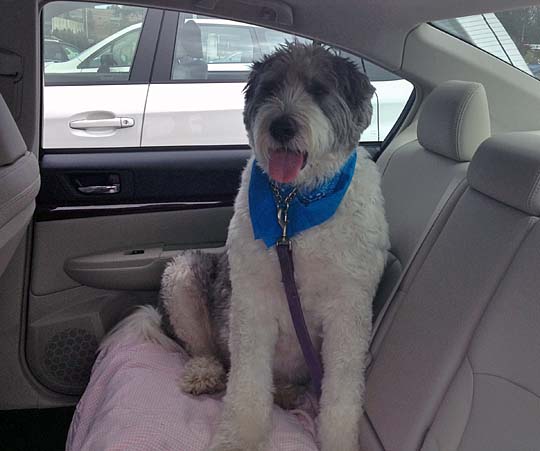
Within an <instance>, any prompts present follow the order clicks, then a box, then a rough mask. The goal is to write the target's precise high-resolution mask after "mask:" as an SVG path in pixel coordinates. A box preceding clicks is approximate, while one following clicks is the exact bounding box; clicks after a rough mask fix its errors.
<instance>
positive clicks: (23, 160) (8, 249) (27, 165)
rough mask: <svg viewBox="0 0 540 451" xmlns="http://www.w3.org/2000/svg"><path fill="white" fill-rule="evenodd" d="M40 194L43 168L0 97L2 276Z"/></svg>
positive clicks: (0, 258)
mask: <svg viewBox="0 0 540 451" xmlns="http://www.w3.org/2000/svg"><path fill="white" fill-rule="evenodd" d="M38 191H39V165H38V162H37V159H36V157H35V156H34V155H33V154H31V153H29V152H27V149H26V144H25V143H24V140H23V138H22V136H21V134H20V132H19V129H18V127H17V124H16V123H15V120H14V119H13V116H12V115H11V113H10V111H9V109H8V107H7V105H6V102H5V101H4V99H3V98H2V96H0V276H1V275H2V274H3V272H4V270H5V269H6V266H7V264H8V263H9V261H10V259H11V257H12V256H13V253H14V252H15V249H16V248H17V245H18V244H19V242H20V240H21V238H22V237H23V235H24V231H25V230H26V227H27V225H28V223H29V222H30V220H31V218H32V215H33V213H34V208H35V198H36V196H37V193H38Z"/></svg>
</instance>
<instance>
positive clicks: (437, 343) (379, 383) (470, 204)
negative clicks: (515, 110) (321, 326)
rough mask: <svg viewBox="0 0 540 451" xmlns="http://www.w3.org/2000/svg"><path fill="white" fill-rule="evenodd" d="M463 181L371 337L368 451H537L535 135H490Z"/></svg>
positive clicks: (539, 303)
mask: <svg viewBox="0 0 540 451" xmlns="http://www.w3.org/2000/svg"><path fill="white" fill-rule="evenodd" d="M467 179H468V184H469V186H468V187H467V188H466V189H465V191H464V192H463V193H461V194H459V195H458V196H457V197H458V198H457V199H456V200H455V202H454V204H453V205H452V206H450V207H449V208H447V209H446V211H445V214H444V215H442V216H441V218H440V219H439V220H438V221H437V222H438V224H437V225H436V227H435V228H434V230H433V232H432V233H431V234H430V239H429V240H427V241H426V243H425V246H423V249H422V250H421V252H420V253H419V254H418V255H417V257H416V258H415V261H414V262H413V264H412V266H411V269H410V271H409V273H408V274H407V275H406V277H405V278H404V280H403V281H402V283H401V285H400V289H399V291H398V292H397V295H396V296H395V298H394V299H393V300H392V304H391V305H392V307H391V312H389V314H388V315H386V317H385V318H384V327H381V329H379V332H378V334H377V336H376V337H375V341H374V345H375V347H376V352H374V358H373V361H372V365H371V367H370V369H369V370H368V373H367V380H366V395H367V398H366V403H365V412H366V415H365V417H364V421H363V424H362V435H363V436H362V440H363V442H364V445H365V447H366V449H370V450H375V449H377V450H380V449H384V450H396V451H409V450H418V449H420V448H421V449H422V451H443V450H444V451H450V450H459V451H473V450H474V451H482V450H486V451H487V450H489V451H497V450H501V451H503V450H504V451H518V450H519V451H529V450H537V449H540V427H539V425H540V377H539V376H540V300H539V299H540V295H539V293H540V277H539V276H538V274H539V273H540V252H539V249H540V224H539V222H538V216H539V215H540V134H535V133H511V134H504V135H499V136H495V137H492V138H489V139H488V140H487V141H485V142H484V143H483V144H482V145H481V146H480V148H479V150H478V152H477V153H476V154H475V156H474V158H473V160H472V163H471V165H470V168H469V170H468V175H467ZM366 444H367V445H366Z"/></svg>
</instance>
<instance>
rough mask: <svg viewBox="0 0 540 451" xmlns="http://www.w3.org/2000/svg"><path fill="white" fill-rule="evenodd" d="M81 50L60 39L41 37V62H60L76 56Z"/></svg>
mask: <svg viewBox="0 0 540 451" xmlns="http://www.w3.org/2000/svg"><path fill="white" fill-rule="evenodd" d="M79 53H81V51H80V50H79V49H78V48H77V47H75V46H74V45H72V44H68V43H67V42H64V41H62V40H60V39H56V38H52V37H48V38H45V39H43V62H44V63H45V65H47V63H61V62H64V61H69V60H72V59H73V58H75V57H77V55H78V54H79Z"/></svg>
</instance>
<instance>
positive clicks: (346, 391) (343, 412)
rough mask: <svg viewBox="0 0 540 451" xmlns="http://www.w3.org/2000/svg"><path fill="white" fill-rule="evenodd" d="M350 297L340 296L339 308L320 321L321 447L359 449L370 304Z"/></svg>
mask: <svg viewBox="0 0 540 451" xmlns="http://www.w3.org/2000/svg"><path fill="white" fill-rule="evenodd" d="M353 299H354V298H353ZM353 299H351V298H342V299H339V302H337V304H336V305H337V306H339V308H338V309H336V310H333V311H332V312H331V314H330V315H328V317H327V318H326V319H325V320H324V322H323V344H322V357H323V363H324V379H323V386H322V394H321V403H320V416H319V439H320V442H321V449H322V451H335V450H339V451H358V449H359V442H358V432H359V421H360V416H361V413H362V403H363V397H364V366H365V358H366V353H367V350H368V345H369V337H370V333H371V306H369V304H364V305H360V304H357V303H354V302H352V301H353ZM356 300H358V295H356ZM363 310H364V311H363Z"/></svg>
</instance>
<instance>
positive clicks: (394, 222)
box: [373, 81, 491, 317]
mask: <svg viewBox="0 0 540 451" xmlns="http://www.w3.org/2000/svg"><path fill="white" fill-rule="evenodd" d="M490 132H491V129H490V120H489V109H488V103H487V98H486V93H485V90H484V88H483V86H482V85H480V84H478V83H472V82H464V81H448V82H446V83H443V84H442V85H440V86H439V87H437V88H435V89H434V90H433V91H432V92H431V94H430V95H429V96H428V98H427V99H426V101H425V103H424V105H423V108H422V111H421V113H420V117H419V120H418V139H417V140H415V141H413V142H410V143H408V144H405V145H404V146H402V147H399V148H397V149H395V150H393V151H392V152H390V153H386V152H385V153H383V155H382V156H381V158H380V159H379V161H378V164H379V167H380V170H381V173H382V191H383V195H384V197H385V202H386V217H387V220H388V224H389V229H390V242H391V243H392V249H391V252H390V255H389V259H388V264H387V268H386V270H385V274H384V276H383V279H382V280H381V284H380V287H379V291H378V294H377V297H376V298H375V301H374V305H373V312H374V317H376V316H377V315H378V313H379V312H380V310H381V309H382V308H383V306H384V304H385V303H386V301H387V300H388V297H389V296H390V294H391V292H392V290H393V288H394V286H395V284H396V282H397V281H398V279H399V276H400V275H401V272H402V271H403V268H404V267H405V266H406V265H407V263H408V262H409V260H410V258H411V257H412V254H413V251H414V249H415V248H416V246H417V244H418V240H419V239H420V237H421V235H422V232H423V231H424V229H425V228H426V226H427V224H428V223H429V220H430V218H431V216H432V214H433V212H434V211H435V209H436V207H437V205H438V203H439V201H440V199H441V198H442V197H443V194H444V193H445V191H446V190H447V188H448V187H449V186H450V185H451V184H453V183H454V182H455V181H456V179H459V180H463V179H465V176H466V172H467V167H468V165H469V161H470V159H471V158H472V156H473V155H474V153H475V151H476V149H477V148H478V146H479V145H480V143H481V142H482V141H484V140H485V139H486V138H487V137H488V136H489V135H490ZM455 186H456V187H457V186H458V184H457V183H455Z"/></svg>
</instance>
